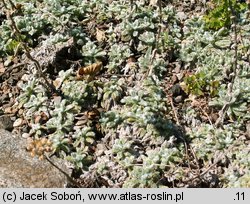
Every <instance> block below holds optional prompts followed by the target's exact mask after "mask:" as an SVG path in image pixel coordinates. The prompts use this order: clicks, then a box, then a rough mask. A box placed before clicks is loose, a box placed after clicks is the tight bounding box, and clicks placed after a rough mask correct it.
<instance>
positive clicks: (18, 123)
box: [13, 118, 23, 127]
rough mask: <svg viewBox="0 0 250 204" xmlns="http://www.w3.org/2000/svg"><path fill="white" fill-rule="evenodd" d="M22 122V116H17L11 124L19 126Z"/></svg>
mask: <svg viewBox="0 0 250 204" xmlns="http://www.w3.org/2000/svg"><path fill="white" fill-rule="evenodd" d="M22 124H23V119H22V118H17V119H16V120H15V122H14V124H13V127H19V126H21V125H22Z"/></svg>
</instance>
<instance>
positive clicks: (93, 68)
mask: <svg viewBox="0 0 250 204" xmlns="http://www.w3.org/2000/svg"><path fill="white" fill-rule="evenodd" d="M101 68H102V62H96V63H94V64H91V65H89V66H86V67H81V68H80V69H79V70H78V72H77V76H78V77H82V76H83V75H91V76H94V75H96V74H97V73H98V72H99V71H100V70H101Z"/></svg>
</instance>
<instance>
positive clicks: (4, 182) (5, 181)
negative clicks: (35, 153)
mask: <svg viewBox="0 0 250 204" xmlns="http://www.w3.org/2000/svg"><path fill="white" fill-rule="evenodd" d="M26 145H27V140H26V139H24V138H22V137H21V136H18V135H14V134H12V133H10V132H8V131H6V130H3V129H0V150H1V151H0V188H18V187H22V188H63V187H65V186H66V185H67V183H68V181H67V178H66V176H65V175H64V174H62V173H61V172H60V171H59V170H57V169H56V168H55V167H53V166H52V165H51V164H50V163H49V162H48V161H47V160H39V159H38V158H32V157H31V156H30V154H29V153H28V152H27V151H26ZM51 160H52V161H53V162H54V163H55V164H56V165H57V166H59V167H60V168H61V169H62V170H63V171H65V172H67V173H68V174H69V175H70V171H69V169H68V168H67V167H66V165H65V163H64V162H63V161H62V160H60V159H58V158H56V157H52V158H51Z"/></svg>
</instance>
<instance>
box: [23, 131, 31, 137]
mask: <svg viewBox="0 0 250 204" xmlns="http://www.w3.org/2000/svg"><path fill="white" fill-rule="evenodd" d="M22 137H23V138H29V137H30V134H29V133H26V132H25V133H23V134H22Z"/></svg>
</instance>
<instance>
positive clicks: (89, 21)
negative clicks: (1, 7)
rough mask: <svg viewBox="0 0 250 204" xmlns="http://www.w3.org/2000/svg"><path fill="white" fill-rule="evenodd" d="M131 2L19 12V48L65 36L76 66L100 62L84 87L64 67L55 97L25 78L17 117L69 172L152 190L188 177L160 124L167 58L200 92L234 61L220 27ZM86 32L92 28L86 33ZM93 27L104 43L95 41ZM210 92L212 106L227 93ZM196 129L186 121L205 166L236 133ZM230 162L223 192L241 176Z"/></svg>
mask: <svg viewBox="0 0 250 204" xmlns="http://www.w3.org/2000/svg"><path fill="white" fill-rule="evenodd" d="M14 2H18V1H14ZM134 3H135V4H134V5H132V6H131V5H130V3H129V1H123V0H121V1H112V2H111V3H109V1H101V0H94V1H87V0H83V1H80V0H79V1H71V0H70V1H62V0H59V1H55V0H53V1H49V0H46V1H43V2H42V3H41V2H38V1H32V2H31V3H27V2H25V3H24V4H25V5H24V7H23V13H24V16H17V17H20V19H16V18H17V17H16V18H15V20H17V24H18V27H19V29H20V30H21V31H22V32H23V33H22V34H24V39H23V40H24V41H27V42H28V40H27V38H26V37H25V36H30V37H31V38H29V39H33V40H34V42H35V43H34V42H28V43H29V45H32V46H33V45H34V46H35V45H36V43H40V40H41V41H42V42H41V43H42V44H55V43H57V42H59V41H66V40H68V39H69V38H70V37H72V36H73V38H74V42H76V46H77V48H78V49H79V52H80V53H81V54H82V59H81V60H82V61H81V62H80V63H81V65H83V64H84V66H87V65H92V64H94V63H96V62H97V61H101V63H102V64H103V69H102V70H101V72H100V73H98V75H96V76H95V77H94V78H93V80H91V82H89V81H87V80H85V79H82V80H78V81H76V80H75V76H74V72H75V71H74V70H73V69H70V70H67V71H60V72H59V76H56V77H57V79H56V82H57V83H58V84H57V86H56V89H57V91H58V92H59V93H62V95H61V96H60V97H59V99H58V98H57V97H55V98H54V97H48V96H47V92H46V90H44V89H43V87H42V86H41V85H39V80H38V79H34V80H31V81H29V82H27V83H26V84H25V85H24V86H22V90H23V94H22V95H21V96H20V97H19V101H20V103H22V104H23V105H24V106H25V107H26V108H27V109H28V110H27V112H25V113H24V116H27V118H28V120H30V123H31V131H30V133H31V134H32V135H33V136H34V137H38V138H39V137H43V136H46V137H48V138H49V139H50V140H51V141H52V147H53V149H54V152H55V153H56V154H57V155H60V156H61V157H63V158H65V159H67V160H68V161H70V162H71V163H72V164H73V165H74V166H75V168H76V169H78V170H79V169H84V170H90V169H93V168H92V167H96V166H97V167H98V172H97V173H98V174H99V175H98V178H101V177H102V178H104V177H105V176H106V174H108V175H109V176H110V175H111V173H110V172H107V169H109V168H110V167H113V166H112V165H116V166H115V169H122V170H123V171H126V175H125V176H124V177H123V179H121V181H119V182H120V184H119V185H121V186H124V187H159V186H161V185H168V184H166V183H171V182H173V183H174V181H177V183H178V182H179V181H182V180H183V177H185V176H187V170H186V169H185V167H186V166H187V161H185V160H186V159H185V158H186V157H185V154H186V152H185V153H184V149H185V148H184V147H183V145H182V144H180V143H179V142H176V141H177V137H175V136H174V135H175V132H174V131H173V130H174V126H173V124H172V123H171V122H170V121H168V120H167V115H168V109H167V107H168V104H167V103H166V96H165V94H164V91H163V88H161V87H162V84H161V83H162V81H161V80H162V78H163V77H164V73H165V72H166V71H168V70H167V67H168V61H167V59H174V58H177V60H179V61H181V62H182V63H183V64H184V68H188V69H194V71H196V74H195V75H194V77H191V78H190V79H191V81H192V80H193V79H195V81H196V83H195V84H194V86H199V85H201V89H203V88H204V89H206V88H207V87H206V86H209V87H208V89H209V88H211V87H210V86H212V85H211V84H210V81H211V82H220V84H221V83H223V80H225V77H226V73H227V71H228V70H230V68H231V67H230V65H231V64H232V63H233V60H234V59H233V57H234V52H233V46H232V43H231V42H232V36H231V35H229V34H230V30H229V29H226V28H222V29H220V30H218V31H210V30H206V25H205V22H204V21H203V20H202V18H200V19H192V20H183V19H180V17H179V16H178V15H177V14H176V12H175V9H174V7H170V6H165V5H164V8H162V11H161V13H160V11H159V8H158V5H156V4H155V5H148V4H149V2H147V1H139V0H138V1H134ZM33 14H36V15H33ZM25 16H26V17H25ZM38 16H39V18H41V21H39V19H38ZM160 16H161V17H162V21H160V18H159V17H160ZM27 20H29V21H30V22H34V25H33V24H30V23H28V24H27V27H25V22H26V21H27ZM180 22H182V23H180ZM160 23H161V25H159V24H160ZM245 24H246V23H245ZM8 25H9V24H8V22H6V21H4V22H3V23H2V24H1V25H0V28H2V29H0V32H1V34H3V35H0V52H3V53H5V54H11V53H13V52H15V51H16V50H17V49H18V43H19V42H18V41H11V40H10V41H8V40H9V39H11V38H10V37H11V35H12V34H13V33H12V32H11V30H10V29H9V27H8ZM90 27H91V29H92V30H91V31H89V32H88V29H90ZM45 28H47V29H45ZM159 28H161V29H160V30H161V32H159ZM247 29H248V30H247ZM98 30H99V31H100V30H101V34H102V35H103V39H105V40H107V43H103V42H100V41H99V40H98V37H97V36H96V35H97V31H98ZM248 32H249V28H247V26H246V25H245V31H244V32H243V33H242V35H243V36H245V35H246V36H247V33H248ZM89 33H91V36H89ZM244 38H245V37H244ZM244 38H243V39H242V42H244V43H241V42H239V46H238V47H239V56H238V57H239V61H238V62H239V65H240V66H241V68H242V69H241V70H240V71H239V73H237V74H238V76H237V77H236V79H235V83H234V87H233V90H234V92H233V94H232V95H233V96H235V97H233V98H234V99H235V100H234V101H230V103H232V104H230V106H232V107H235V108H238V106H239V107H241V105H243V106H242V107H243V109H241V110H239V111H237V110H236V109H234V110H233V111H232V112H230V110H231V109H230V108H229V109H228V115H229V116H230V115H234V116H235V115H236V116H237V117H238V118H237V119H239V121H240V120H241V119H244V120H246V119H247V114H246V113H244V111H245V112H246V108H248V105H249V90H248V87H249V80H248V78H249V74H248V72H249V69H248V66H249V64H248V63H247V62H246V59H247V57H248V55H247V50H248V49H249V46H247V44H248V41H245V39H244ZM1 39H3V41H1ZM37 40H38V41H37ZM2 42H3V43H7V44H5V45H4V44H3V43H2ZM105 42H106V41H105ZM6 45H7V46H6ZM170 54H171V55H174V57H173V56H172V57H170ZM241 56H242V59H243V56H244V57H245V60H242V59H241ZM105 72H107V74H106V73H105ZM202 73H206V76H205V77H204V75H203V74H202ZM102 74H103V75H102ZM123 74H124V76H123ZM111 75H112V77H110V76H111ZM32 77H33V78H35V76H32ZM202 80H205V82H204V81H202ZM240 82H242V83H240ZM186 83H187V84H186V85H189V89H190V90H191V89H193V88H195V87H190V86H191V83H192V82H190V80H189V81H187V82H186ZM216 88H218V94H217V92H216V94H214V99H213V100H212V101H211V102H210V105H211V106H216V107H219V108H221V106H222V105H223V103H225V102H227V100H226V97H225V96H226V87H224V86H216V87H214V89H216ZM190 90H189V91H190ZM206 90H207V89H206ZM190 92H192V91H190ZM215 103H216V104H215ZM236 106H237V107H236ZM92 107H102V108H104V112H102V113H101V114H100V120H98V119H97V120H96V121H95V122H93V123H86V124H84V125H83V126H82V127H80V128H78V129H74V128H73V127H74V123H75V121H76V120H77V119H76V114H77V115H81V114H83V113H85V112H87V111H88V110H89V109H90V108H92ZM41 111H42V112H46V113H47V116H48V119H47V120H46V121H43V123H42V124H40V123H34V121H33V119H32V115H33V114H34V115H36V114H39V113H40V112H41ZM238 113H240V114H238ZM196 116H197V114H196V112H195V110H194V109H191V110H190V109H188V111H187V113H186V115H185V113H184V119H187V118H188V119H187V120H189V119H190V121H191V122H193V119H194V118H195V117H196ZM231 119H235V117H232V118H231ZM197 120H198V119H197ZM95 123H100V124H98V125H100V126H101V127H100V129H101V132H102V134H103V135H102V136H103V137H104V138H102V139H100V137H99V136H98V137H97V132H96V127H94V125H95ZM200 123H201V121H199V123H196V124H194V125H193V126H192V128H193V129H192V130H191V131H188V132H187V134H188V135H189V139H190V140H191V141H192V143H191V144H190V145H192V147H193V148H194V152H195V154H197V157H198V159H200V161H204V163H205V164H210V162H211V159H212V158H213V156H214V155H213V153H214V152H220V151H223V150H224V149H226V150H229V149H230V147H231V146H232V145H234V144H235V142H236V138H238V136H239V135H238V133H237V131H236V130H237V128H238V127H235V126H233V125H228V126H227V125H226V126H223V127H224V129H222V128H219V129H213V128H212V126H211V125H207V124H203V125H199V126H198V124H200ZM197 126H198V127H197ZM103 142H105V145H109V147H110V150H111V151H105V153H104V155H103V156H102V158H101V159H100V158H98V159H96V160H95V158H94V156H93V155H94V154H95V152H94V151H95V145H97V143H101V144H102V143H103ZM200 147H202V148H200ZM243 148H244V147H242V149H243ZM231 153H232V152H231V151H229V153H228V154H227V156H229V157H230V158H232V159H233V158H234V156H233V155H230V154H231ZM244 153H246V152H243V151H241V150H237V153H236V154H237V155H236V157H237V158H240V157H241V156H242V155H243V154H244ZM100 160H102V161H101V162H100ZM233 160H234V161H235V162H236V163H237V162H238V163H237V164H235V166H237V167H242V169H244V172H243V173H245V174H244V175H243V173H242V172H236V174H237V175H236V174H235V175H234V177H233V178H232V179H227V178H226V175H229V174H231V173H232V172H233V168H232V169H228V171H227V170H226V169H225V172H226V174H225V175H221V177H220V179H221V180H224V181H225V185H228V186H233V182H234V181H236V182H237V185H238V186H241V185H244V184H245V183H247V182H248V180H247V179H248V178H249V175H248V173H247V171H246V169H247V166H249V163H247V162H248V161H247V160H246V159H242V160H240V159H237V160H238V161H236V159H233ZM111 164H112V165H111ZM92 165H93V166H92ZM88 167H90V168H89V169H88ZM105 178H106V177H105ZM112 179H113V178H112ZM114 180H115V179H114ZM163 180H164V181H163ZM162 181H163V183H162ZM164 182H165V183H164Z"/></svg>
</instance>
